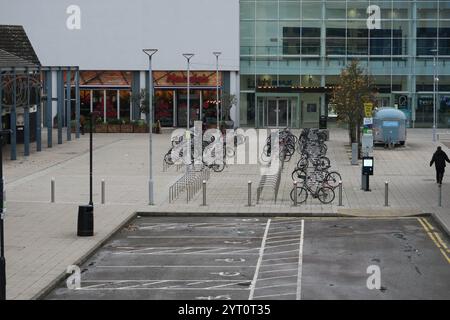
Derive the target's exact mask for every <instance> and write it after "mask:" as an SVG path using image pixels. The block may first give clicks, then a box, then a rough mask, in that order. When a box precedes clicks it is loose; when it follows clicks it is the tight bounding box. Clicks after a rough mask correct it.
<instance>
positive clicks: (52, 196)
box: [50, 178, 55, 203]
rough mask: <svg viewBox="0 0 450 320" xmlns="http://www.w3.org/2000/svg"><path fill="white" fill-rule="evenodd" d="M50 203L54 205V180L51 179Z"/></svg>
mask: <svg viewBox="0 0 450 320" xmlns="http://www.w3.org/2000/svg"><path fill="white" fill-rule="evenodd" d="M50 189H51V191H50V193H51V196H50V197H51V202H52V203H54V202H55V178H52V182H51V188H50Z"/></svg>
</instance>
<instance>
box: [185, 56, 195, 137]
mask: <svg viewBox="0 0 450 320" xmlns="http://www.w3.org/2000/svg"><path fill="white" fill-rule="evenodd" d="M193 56H194V54H193V53H183V57H185V58H186V60H187V120H186V121H187V123H186V127H187V130H188V131H189V128H190V126H191V124H190V116H191V114H190V113H191V70H190V69H191V66H190V65H191V59H192V57H193Z"/></svg>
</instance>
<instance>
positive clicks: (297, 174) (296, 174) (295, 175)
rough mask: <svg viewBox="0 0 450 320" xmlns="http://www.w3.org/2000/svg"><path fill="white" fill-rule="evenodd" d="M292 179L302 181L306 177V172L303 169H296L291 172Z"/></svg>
mask: <svg viewBox="0 0 450 320" xmlns="http://www.w3.org/2000/svg"><path fill="white" fill-rule="evenodd" d="M291 177H292V181H297V182H300V181H304V180H305V179H306V172H305V171H304V170H303V169H296V170H294V171H293V172H292V174H291Z"/></svg>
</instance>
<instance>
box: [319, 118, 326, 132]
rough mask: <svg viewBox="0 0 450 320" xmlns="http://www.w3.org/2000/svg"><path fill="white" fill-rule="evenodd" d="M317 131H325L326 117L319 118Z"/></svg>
mask: <svg viewBox="0 0 450 320" xmlns="http://www.w3.org/2000/svg"><path fill="white" fill-rule="evenodd" d="M319 129H327V116H320V118H319Z"/></svg>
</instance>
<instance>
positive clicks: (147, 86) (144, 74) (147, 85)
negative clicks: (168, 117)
mask: <svg viewBox="0 0 450 320" xmlns="http://www.w3.org/2000/svg"><path fill="white" fill-rule="evenodd" d="M142 77H144V79H142ZM140 82H141V90H142V89H145V90H146V92H147V93H146V95H147V97H148V93H149V91H150V77H149V71H141V81H140ZM144 83H145V87H144V88H143V87H142V86H143V84H144ZM142 116H144V117H145V120H146V123H147V124H149V122H150V106H149V112H148V113H147V114H144V113H141V118H142ZM154 116H155V114H153V119H155V117H154Z"/></svg>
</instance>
